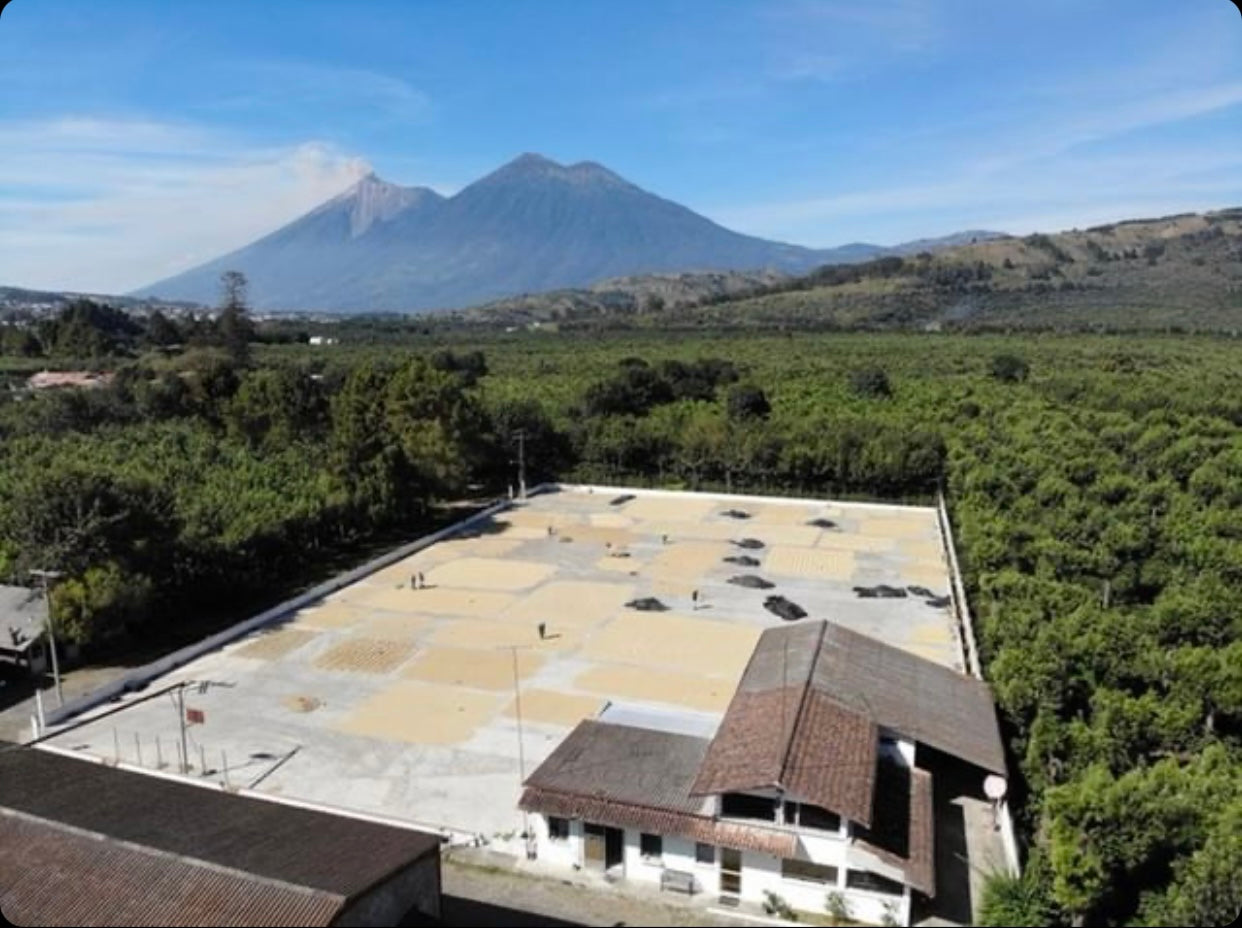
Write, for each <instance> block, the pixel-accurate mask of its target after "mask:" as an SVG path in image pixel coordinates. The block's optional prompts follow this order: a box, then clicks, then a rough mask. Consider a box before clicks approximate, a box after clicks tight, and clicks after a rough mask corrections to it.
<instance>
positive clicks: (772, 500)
mask: <svg viewBox="0 0 1242 928" xmlns="http://www.w3.org/2000/svg"><path fill="white" fill-rule="evenodd" d="M556 490H569V491H573V492H578V493H587V492H595V493H615V494H617V495H621V494H623V493H632V494H634V495H635V496H664V497H669V498H671V499H703V498H705V497H707V498H710V499H718V500H721V501H722V502H734V503H761V504H765V505H772V504H775V505H780V504H782V503H786V504H789V505H791V506H796V505H803V506H825V505H829V506H849V507H852V508H855V509H883V510H894V509H896V510H899V511H903V512H908V511H910V510H911V509H914V510H920V511H923V512H931V511H933V510H934V509H935V507H934V506H906V505H903V504H901V503H863V502H852V501H850V500H836V499H830V498H827V497H821V498H815V499H811V498H808V497H801V496H754V495H751V494H743V493H713V492H709V491H698V490H658V489H647V488H645V487H637V488H636V487H617V486H610V485H607V484H598V483H541V484H540V485H539V486H537V487H535V489H533V490H531V491H530V495H534V494H535V493H539V492H548V491H553V492H554V491H556Z"/></svg>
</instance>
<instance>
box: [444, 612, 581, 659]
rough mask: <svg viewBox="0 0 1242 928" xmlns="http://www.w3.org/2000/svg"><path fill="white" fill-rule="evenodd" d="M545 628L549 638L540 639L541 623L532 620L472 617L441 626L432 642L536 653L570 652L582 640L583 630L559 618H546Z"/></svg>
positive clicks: (459, 646)
mask: <svg viewBox="0 0 1242 928" xmlns="http://www.w3.org/2000/svg"><path fill="white" fill-rule="evenodd" d="M544 631H545V635H546V637H544V638H540V637H539V628H538V623H537V622H535V621H533V620H526V621H514V620H506V621H503V622H494V621H487V620H485V619H472V620H470V621H462V622H450V623H445V624H442V625H440V626H439V627H438V628H437V629H436V630H435V633H434V634H433V635H432V636H431V643H432V644H433V645H436V646H438V647H450V648H474V649H480V650H487V649H489V648H507V647H512V646H515V645H516V646H519V647H529V648H531V649H532V650H533V651H534V652H535V653H539V652H542V651H569V650H573V649H575V648H577V647H578V646H579V645H580V644H581V643H582V632H581V631H580V630H577V629H575V628H574V627H572V626H570V625H568V624H566V623H561V622H558V621H557V620H556V619H549V620H547V623H546V627H545V629H544Z"/></svg>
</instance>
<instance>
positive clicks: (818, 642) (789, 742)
mask: <svg viewBox="0 0 1242 928" xmlns="http://www.w3.org/2000/svg"><path fill="white" fill-rule="evenodd" d="M827 631H828V620H827V619H820V620H819V633H818V635H816V638H815V652H814V653H815V657H814V659H813V660H811V661H810V662H809V663H808V665H807V671H806V679H805V680H804V681H803V682H802V695H801V697H799V699H798V708H797V710H796V711H795V712H794V714H793V720H792V722H791V724H790V726H789V728H788V729H787V730H786V731H783V732H781V737H782V738H784V739H785V751H784V756H783V757H781V769H780V772H779V773H778V774H777V778H776V787H777V789H779V790H780V791H781V792H782V793H783V792H784V791H785V781H786V779H787V777H786V776H785V774H786V771H788V770H789V760H790V757H791V755H792V754H793V745H794V740H795V739H794V732H795V731H796V730H797V727H798V723H799V722H800V721H801V719H802V713H803V712H805V711H806V704H807V698H808V697H809V696H810V693H811V689H812V681H813V680H814V679H815V667H816V666H817V665H818V664H819V658H820V655H821V654H823V648H824V635H825V634H827ZM785 647H786V648H788V647H789V645H788V643H786V645H785ZM756 650H757V649H756ZM788 688H789V687H788V686H785V687H782V691H783V690H786V689H788ZM784 700H785V697H784V695H783V693H782V696H781V706H782V709H783V707H784V704H785V702H784ZM782 715H783V712H782Z"/></svg>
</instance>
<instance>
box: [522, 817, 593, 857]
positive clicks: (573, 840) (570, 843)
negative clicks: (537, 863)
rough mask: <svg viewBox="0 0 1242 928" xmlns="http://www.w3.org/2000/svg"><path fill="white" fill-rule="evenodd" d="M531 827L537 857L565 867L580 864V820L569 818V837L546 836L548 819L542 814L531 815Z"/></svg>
mask: <svg viewBox="0 0 1242 928" xmlns="http://www.w3.org/2000/svg"><path fill="white" fill-rule="evenodd" d="M530 825H531V828H532V829H533V830H534V832H535V850H536V854H537V855H538V859H539V860H541V861H543V862H545V863H549V864H552V865H554V866H558V867H564V868H565V869H567V870H569V869H573V868H574V867H580V866H582V822H581V821H577V820H571V821H570V823H569V838H568V839H565V840H559V841H553V840H552V839H551V838H550V837H549V836H548V820H547V818H546V817H545V816H543V815H537V814H536V815H531V817H530Z"/></svg>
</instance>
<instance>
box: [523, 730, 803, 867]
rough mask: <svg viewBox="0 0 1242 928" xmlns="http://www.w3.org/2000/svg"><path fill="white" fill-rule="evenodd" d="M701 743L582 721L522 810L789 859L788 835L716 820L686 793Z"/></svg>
mask: <svg viewBox="0 0 1242 928" xmlns="http://www.w3.org/2000/svg"><path fill="white" fill-rule="evenodd" d="M707 745H708V741H707V739H706V738H698V737H695V736H693V735H682V734H676V733H673V732H667V731H655V730H653V729H648V728H637V727H634V726H630V725H618V724H614V723H609V722H597V721H592V720H586V721H583V722H580V723H579V724H578V726H577V727H576V728H575V729H574V730H573V731H572V732H570V733H569V735H568V736H567V737H566V738H565V740H564V741H562V742H561V743H560V744H559V745H557V747H556V750H554V751H553V752H552V753H551V754H550V755H549V756H548V758H547V760H545V761H544V762H543V763H542V764H540V765H539V767H538V769H536V770H535V772H534V773H532V774H531V775H530V776H529V777H527V779H526V783H525V784H524V785H525V787H526V789H525V791H524V792H523V793H522V798H521V801H520V802H519V806H520V807H521V808H522V809H525V810H527V811H531V812H540V813H542V814H544V815H559V816H563V817H565V818H580V819H584V820H586V821H591V822H599V823H601V824H606V825H613V826H617V827H622V828H637V829H639V830H641V831H646V832H651V833H654V834H675V835H683V836H685V837H687V838H692V839H694V840H696V841H705V842H707V843H709V844H719V845H722V846H724V847H733V848H739V849H743V850H753V851H764V852H766V853H769V854H777V855H779V856H784V857H788V856H791V855H792V854H793V853H794V851H795V850H796V848H797V840H796V838H795V837H794V836H793V834H791V833H786V832H780V831H777V830H775V829H764V828H759V827H750V826H748V825H746V824H744V823H736V822H721V821H719V820H717V819H715V818H714V817H713V816H712V803H711V802H710V801H709V800H705V799H703V798H702V797H695V796H691V795H690V785H691V784H692V783H693V782H694V777H695V774H696V772H697V771H698V768H699V764H700V763H701V762H702V760H703V755H704V753H705V752H706V751H707Z"/></svg>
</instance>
